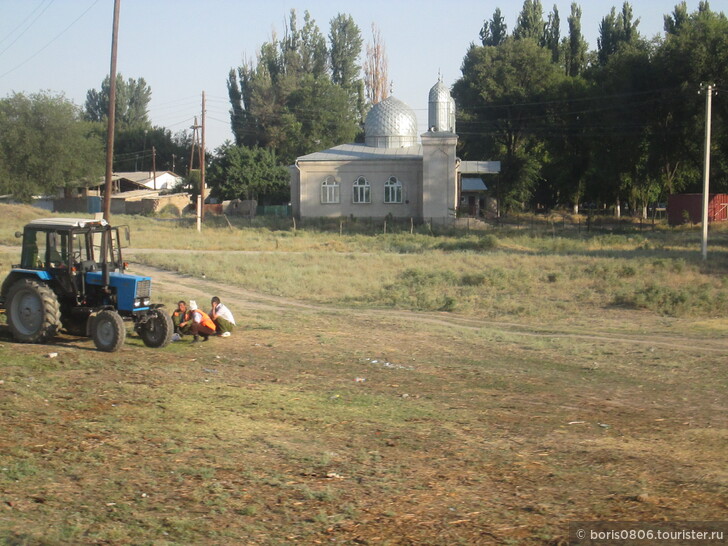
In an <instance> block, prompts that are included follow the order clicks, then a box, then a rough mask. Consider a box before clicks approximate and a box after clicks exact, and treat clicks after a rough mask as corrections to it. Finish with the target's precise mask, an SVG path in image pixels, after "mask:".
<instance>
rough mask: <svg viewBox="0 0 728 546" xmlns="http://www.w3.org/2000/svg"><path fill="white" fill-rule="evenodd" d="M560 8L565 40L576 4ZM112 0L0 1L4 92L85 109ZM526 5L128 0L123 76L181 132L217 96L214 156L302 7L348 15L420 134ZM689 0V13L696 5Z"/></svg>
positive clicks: (210, 130)
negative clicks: (260, 61) (248, 81)
mask: <svg viewBox="0 0 728 546" xmlns="http://www.w3.org/2000/svg"><path fill="white" fill-rule="evenodd" d="M578 3H579V4H580V5H581V8H582V32H583V33H584V36H585V37H586V39H587V41H588V42H589V44H590V48H591V49H595V48H596V38H597V35H598V29H599V22H600V21H601V19H602V17H604V16H605V15H606V14H607V13H608V12H609V10H610V8H611V7H612V6H616V7H617V9H618V10H619V9H620V7H621V5H622V2H621V0H616V1H612V0H609V1H607V0H581V1H580V2H578ZM677 3H678V0H633V1H632V2H631V4H632V7H633V9H634V15H635V17H636V18H639V19H640V25H639V29H640V31H641V33H642V35H643V36H647V37H652V36H655V35H657V34H661V33H662V27H663V16H664V15H665V14H668V13H671V12H672V10H673V9H674V6H675V4H677ZM542 4H543V6H544V9H545V10H546V11H547V12H548V11H550V9H551V7H552V6H553V5H554V4H555V5H556V6H557V7H558V10H559V16H560V18H561V35H562V37H563V36H565V35H566V34H567V33H568V26H567V22H566V18H567V17H568V15H569V13H570V5H571V0H557V1H555V2H553V1H550V0H543V1H542ZM113 5H114V2H113V0H0V97H6V96H8V95H9V94H10V93H12V92H23V93H34V92H37V91H41V90H49V91H51V92H54V93H63V94H65V96H66V97H68V98H69V99H71V100H73V101H74V102H75V103H76V104H78V105H80V106H82V105H83V104H84V102H85V100H86V92H87V91H88V90H89V89H99V88H100V87H101V82H102V81H103V79H104V77H105V76H106V75H107V74H108V72H109V65H110V55H111V30H112V21H113ZM522 5H523V2H522V1H520V0H506V1H503V0H500V1H493V0H456V1H454V2H447V1H445V0H438V1H434V0H387V1H384V0H366V1H361V0H359V1H346V0H343V1H339V2H331V1H330V0H327V1H322V0H309V1H308V2H297V1H295V0H286V1H281V0H263V1H251V0H203V1H199V0H198V1H193V0H147V1H142V0H122V1H121V11H120V29H119V51H118V61H117V69H118V72H120V73H121V74H123V76H124V78H130V77H131V78H144V79H145V80H146V82H147V83H148V84H149V85H150V87H151V89H152V100H151V103H150V118H151V120H152V123H153V124H154V125H159V126H163V127H167V128H168V129H170V130H171V131H172V132H173V133H176V132H177V131H179V130H182V129H184V128H188V127H189V126H190V125H192V121H193V118H194V116H195V115H198V116H199V115H200V112H201V95H202V91H203V90H204V91H205V93H206V96H207V132H206V144H207V148H208V150H213V149H214V148H216V147H217V146H219V145H220V144H222V143H223V142H224V141H225V140H226V139H230V140H232V134H231V133H230V124H229V114H228V111H229V108H230V105H229V101H228V98H227V88H226V81H227V75H228V72H229V70H230V69H231V68H234V67H237V66H239V65H240V64H241V63H242V60H243V58H244V57H247V58H254V57H255V55H256V53H257V52H258V50H259V48H260V45H261V44H262V43H263V42H265V41H269V40H270V39H271V36H272V33H273V31H276V32H277V34H278V36H279V37H280V36H281V35H282V34H283V30H284V22H285V21H286V20H287V18H288V13H289V11H290V9H291V8H294V9H296V11H297V12H298V13H299V21H302V20H303V12H304V11H305V10H308V11H309V12H310V13H311V16H312V17H313V18H314V19H315V20H316V22H317V23H318V26H319V28H320V29H321V32H322V33H323V34H324V35H325V36H327V35H328V31H329V21H330V20H331V19H332V18H333V17H335V16H336V15H337V14H338V13H348V14H350V15H352V17H353V18H354V21H355V22H356V23H357V24H358V25H359V28H360V29H361V31H362V37H363V38H364V42H365V44H366V43H367V42H370V41H371V24H372V23H375V24H376V25H377V26H378V28H379V29H380V31H381V34H382V38H383V40H384V43H385V47H386V52H387V57H388V63H389V77H390V79H391V80H392V81H393V84H394V85H393V90H394V93H393V94H394V95H395V96H396V97H397V98H399V99H400V100H403V101H404V102H405V103H407V104H408V105H409V106H410V107H411V108H413V109H414V110H415V112H416V114H417V117H418V122H419V129H420V132H424V131H425V130H426V125H427V94H428V92H429V89H430V87H432V85H434V84H435V82H436V81H437V78H438V73H441V74H442V77H443V79H444V81H445V83H446V84H447V85H452V84H453V83H454V82H455V80H457V79H458V78H459V77H460V75H461V73H460V66H461V64H462V60H463V57H464V56H465V53H466V52H467V49H468V46H469V45H470V43H471V42H478V41H479V37H478V33H479V31H480V28H481V27H482V25H483V21H484V20H486V19H490V18H491V16H492V14H493V11H494V10H495V8H496V7H500V8H501V12H502V13H503V15H504V17H505V20H506V24H507V25H508V30H509V32H510V31H512V30H513V28H514V26H515V23H516V18H517V16H518V13H519V12H520V10H521V7H522ZM710 5H711V8H712V9H713V10H714V11H724V12H725V11H728V0H712V1H711V2H710ZM697 6H698V0H689V1H688V9H689V10H690V11H691V12H692V11H694V10H695V9H697Z"/></svg>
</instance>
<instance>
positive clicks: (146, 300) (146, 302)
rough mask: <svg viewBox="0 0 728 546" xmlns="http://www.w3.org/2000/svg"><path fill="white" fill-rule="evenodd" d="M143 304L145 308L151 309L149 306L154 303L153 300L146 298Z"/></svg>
mask: <svg viewBox="0 0 728 546" xmlns="http://www.w3.org/2000/svg"><path fill="white" fill-rule="evenodd" d="M143 303H144V306H145V307H149V304H150V303H152V300H151V299H149V298H144V301H143Z"/></svg>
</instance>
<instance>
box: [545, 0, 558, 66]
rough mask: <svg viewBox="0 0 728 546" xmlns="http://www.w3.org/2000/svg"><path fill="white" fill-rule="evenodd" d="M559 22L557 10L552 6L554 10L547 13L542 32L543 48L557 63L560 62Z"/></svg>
mask: <svg viewBox="0 0 728 546" xmlns="http://www.w3.org/2000/svg"><path fill="white" fill-rule="evenodd" d="M560 28H561V20H560V19H559V9H558V8H557V7H556V6H555V5H554V9H553V10H552V11H551V13H549V17H548V20H547V21H546V25H545V26H544V31H543V46H544V47H545V48H546V49H548V50H549V51H551V60H552V61H553V62H555V63H558V62H559V61H560V60H561V30H560Z"/></svg>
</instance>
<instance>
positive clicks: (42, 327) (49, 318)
mask: <svg viewBox="0 0 728 546" xmlns="http://www.w3.org/2000/svg"><path fill="white" fill-rule="evenodd" d="M6 309H7V314H8V325H9V326H10V331H11V332H12V333H13V337H14V338H15V339H16V340H18V341H22V342H24V343H44V342H46V341H48V340H49V339H51V338H53V337H54V336H55V335H56V334H57V333H58V330H59V328H60V327H61V308H60V305H59V304H58V298H57V297H56V295H55V293H54V292H53V290H51V288H50V287H49V286H47V285H45V284H43V283H41V282H39V281H36V280H34V279H21V280H19V281H18V282H16V283H15V284H14V285H12V286H11V287H10V290H9V291H8V299H7V305H6Z"/></svg>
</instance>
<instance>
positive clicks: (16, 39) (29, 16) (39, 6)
mask: <svg viewBox="0 0 728 546" xmlns="http://www.w3.org/2000/svg"><path fill="white" fill-rule="evenodd" d="M54 1H55V0H50V1H49V2H48V3H47V4H46V5H45V7H43V4H44V3H45V2H46V0H43V2H41V3H40V4H38V6H37V7H36V8H35V9H34V10H33V11H32V12H30V15H28V16H27V17H26V18H25V19H23V22H22V23H20V24H19V25H18V26H17V27H16V28H15V30H17V29H19V28H20V27H22V26H23V25H24V24H25V22H26V21H27V20H28V19H30V18H31V17H32V16H33V14H34V13H35V12H36V11H38V10H39V9H40V8H43V10H42V11H41V12H40V13H39V14H38V15H36V16H35V19H33V20H32V21H31V22H30V23H29V24H28V26H27V27H25V29H24V30H23V31H22V32H21V33H20V34H18V37H17V38H15V40H13V41H12V42H10V43H9V44H8V46H7V47H6V48H5V49H3V50H2V51H0V55H2V54H3V53H5V52H6V51H7V50H8V49H10V48H11V47H12V46H13V44H15V42H17V41H18V40H20V38H22V37H23V35H24V34H25V33H26V32H28V29H30V27H32V26H33V24H34V23H35V22H36V21H37V20H38V19H39V18H40V16H41V15H43V14H44V13H45V12H46V10H47V9H48V8H49V7H51V5H52V4H53V2H54ZM15 30H14V31H12V32H10V33H8V35H7V36H5V38H3V39H2V40H0V44H1V43H3V42H4V41H5V40H7V39H9V38H10V37H11V36H12V35H13V33H14V32H15Z"/></svg>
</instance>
